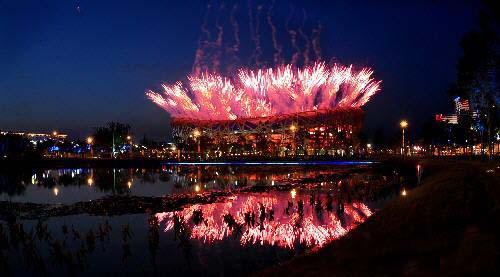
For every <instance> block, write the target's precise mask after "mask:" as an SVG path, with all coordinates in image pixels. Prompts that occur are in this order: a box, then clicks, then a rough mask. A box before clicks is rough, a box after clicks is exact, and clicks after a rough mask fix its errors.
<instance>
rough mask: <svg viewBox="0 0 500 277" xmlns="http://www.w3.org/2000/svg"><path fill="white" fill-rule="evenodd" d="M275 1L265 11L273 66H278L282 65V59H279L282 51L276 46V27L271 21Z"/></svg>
mask: <svg viewBox="0 0 500 277" xmlns="http://www.w3.org/2000/svg"><path fill="white" fill-rule="evenodd" d="M275 2H276V0H273V2H272V5H271V7H270V8H269V9H268V11H267V23H268V24H269V27H270V28H271V35H272V40H273V47H274V51H275V53H274V64H275V65H279V64H282V63H283V59H282V57H281V53H282V51H283V49H282V48H281V46H280V45H279V44H278V40H277V39H276V26H275V25H274V23H273V20H272V11H273V8H274V4H275Z"/></svg>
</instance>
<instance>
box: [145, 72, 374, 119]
mask: <svg viewBox="0 0 500 277" xmlns="http://www.w3.org/2000/svg"><path fill="white" fill-rule="evenodd" d="M372 74H373V71H372V70H371V69H369V68H363V69H362V70H360V71H354V70H353V68H352V65H351V66H348V67H346V66H343V65H338V64H335V65H333V66H328V65H326V64H325V63H324V62H318V63H316V64H314V65H313V66H306V67H304V68H302V69H300V68H295V67H293V66H292V65H284V66H280V67H277V68H265V69H259V70H249V69H244V68H242V69H240V70H239V71H238V74H237V77H235V78H234V79H230V78H226V77H223V76H221V75H219V74H216V73H214V74H210V73H203V74H201V75H197V76H194V75H193V76H189V77H188V81H189V88H186V87H185V86H184V84H183V83H182V82H180V81H179V82H176V83H175V84H173V85H169V84H163V85H162V88H163V91H162V92H161V93H158V92H154V91H152V90H148V91H147V92H146V95H147V97H148V98H149V99H150V100H151V101H153V102H154V103H156V104H157V105H158V106H160V107H161V108H163V109H164V110H166V111H167V112H169V113H170V114H171V115H172V116H173V117H182V118H196V119H204V120H235V119H237V118H250V117H266V116H272V115H278V114H288V113H295V112H303V111H311V110H316V109H333V108H337V107H338V108H348V107H361V106H363V105H364V104H366V103H367V102H368V101H369V100H370V98H371V97H372V96H373V95H374V94H375V93H377V92H378V91H379V90H380V83H381V81H375V80H374V79H373V78H372V77H371V76H372Z"/></svg>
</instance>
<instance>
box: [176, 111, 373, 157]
mask: <svg viewBox="0 0 500 277" xmlns="http://www.w3.org/2000/svg"><path fill="white" fill-rule="evenodd" d="M363 117H364V113H363V111H362V110H361V109H360V108H335V109H319V110H314V111H306V112H299V113H293V114H284V115H275V116H269V117H256V118H239V119H236V120H196V119H192V118H179V117H174V118H172V121H171V125H172V134H173V139H174V142H175V145H176V150H175V152H176V155H177V157H178V158H182V159H186V158H187V159H189V158H203V159H210V158H219V157H238V156H260V157H286V156H316V155H331V156H345V155H351V154H353V153H354V152H356V151H357V149H358V147H359V140H358V135H359V132H360V130H361V127H362V122H363Z"/></svg>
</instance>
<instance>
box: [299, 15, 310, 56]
mask: <svg viewBox="0 0 500 277" xmlns="http://www.w3.org/2000/svg"><path fill="white" fill-rule="evenodd" d="M302 13H303V17H302V23H301V25H300V27H299V34H300V36H301V37H302V39H303V40H304V41H305V49H304V55H303V56H304V65H309V49H310V48H311V43H310V41H309V37H308V36H307V35H306V34H305V33H304V31H303V30H302V29H303V28H304V25H305V22H306V18H307V14H306V11H305V10H302Z"/></svg>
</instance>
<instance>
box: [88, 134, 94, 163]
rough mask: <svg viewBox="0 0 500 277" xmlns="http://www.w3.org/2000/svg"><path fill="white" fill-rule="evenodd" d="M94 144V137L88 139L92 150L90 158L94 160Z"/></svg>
mask: <svg viewBox="0 0 500 277" xmlns="http://www.w3.org/2000/svg"><path fill="white" fill-rule="evenodd" d="M93 142H94V139H93V138H92V137H88V138H87V144H88V145H89V148H90V158H91V159H92V158H94V148H93V147H92V143H93Z"/></svg>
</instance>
